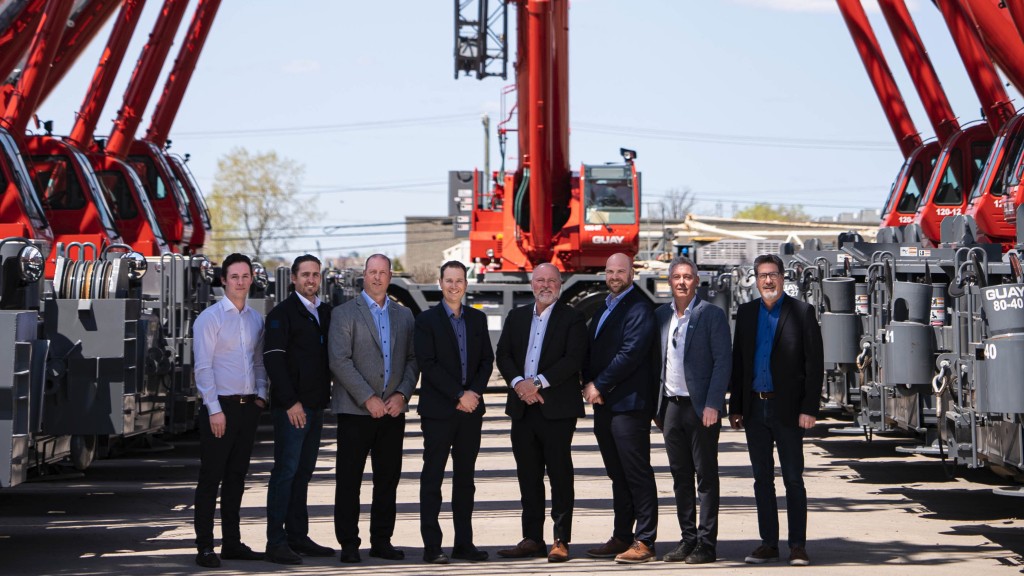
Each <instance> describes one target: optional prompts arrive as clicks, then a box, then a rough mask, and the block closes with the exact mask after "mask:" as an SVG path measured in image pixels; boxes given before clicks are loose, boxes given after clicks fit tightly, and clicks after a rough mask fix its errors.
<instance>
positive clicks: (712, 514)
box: [655, 256, 732, 564]
mask: <svg viewBox="0 0 1024 576" xmlns="http://www.w3.org/2000/svg"><path fill="white" fill-rule="evenodd" d="M668 270H669V280H668V281H669V286H670V287H671V288H672V302H671V303H669V304H665V305H663V306H661V307H660V308H658V309H657V310H656V311H655V318H656V319H657V324H658V328H659V329H660V335H661V339H660V341H659V346H658V349H659V351H660V352H661V353H662V357H663V358H664V362H663V363H662V364H661V387H660V389H659V393H658V399H659V402H658V416H657V418H655V422H657V423H658V427H660V428H661V429H662V432H663V434H664V436H665V451H666V452H667V453H668V463H669V469H670V470H671V471H672V485H673V489H674V491H675V496H676V516H677V517H678V519H679V529H680V532H681V536H682V539H681V540H680V543H679V546H678V547H677V548H676V549H675V550H673V551H671V552H669V553H668V554H665V556H663V557H662V560H664V561H666V562H682V561H685V562H686V563H687V564H706V563H709V562H714V561H715V559H716V550H715V548H716V545H717V542H718V503H719V482H718V435H719V433H720V432H721V430H722V425H721V418H722V413H721V411H722V410H723V409H724V408H725V391H726V389H727V388H728V387H729V374H730V372H731V371H732V348H731V347H730V343H729V320H728V318H726V316H725V311H723V310H722V309H721V308H719V307H717V306H715V305H713V304H711V303H710V302H707V301H705V300H701V299H700V298H699V297H698V296H697V285H698V284H700V278H699V276H698V275H697V266H695V265H694V263H693V261H692V260H690V259H689V258H687V257H685V256H678V257H676V258H675V259H674V260H672V262H671V263H670V264H669V268H668ZM694 474H696V475H697V495H698V497H699V499H700V526H699V527H698V525H697V523H696V519H697V502H696V500H695V499H694V485H693V478H694Z"/></svg>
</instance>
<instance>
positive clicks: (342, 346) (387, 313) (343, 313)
mask: <svg viewBox="0 0 1024 576" xmlns="http://www.w3.org/2000/svg"><path fill="white" fill-rule="evenodd" d="M390 284H391V259H390V258H388V257H387V256H385V255H383V254H374V255H373V256H370V257H369V258H367V259H366V264H365V266H364V269H363V291H362V294H361V295H360V296H359V297H357V298H353V299H352V300H349V301H348V302H346V303H345V304H342V305H341V306H339V307H337V308H336V309H335V310H334V316H333V318H332V320H331V338H330V340H329V342H330V350H331V354H330V363H331V371H332V372H333V373H334V399H333V401H332V408H333V410H334V413H335V414H337V416H338V458H337V464H338V465H337V483H336V485H335V493H334V530H335V533H336V536H337V538H338V542H339V543H340V544H341V556H340V560H341V561H342V562H345V563H354V562H359V561H360V560H362V558H360V556H359V544H360V539H359V488H360V486H361V485H362V482H363V469H364V468H365V467H366V457H367V456H368V455H372V457H371V459H370V462H371V466H372V468H373V503H372V504H371V506H370V556H372V557H375V558H383V559H385V560H401V559H403V558H405V553H404V552H403V551H402V550H399V549H396V548H395V547H394V546H392V544H391V536H392V535H393V534H394V532H395V516H396V513H397V497H398V480H399V478H400V477H401V475H402V445H403V442H404V440H405V412H406V410H408V403H409V397H410V396H412V392H413V390H414V389H415V388H416V378H417V376H418V373H417V370H416V358H415V356H414V355H413V350H412V332H413V317H412V312H411V311H410V310H409V309H408V308H405V307H404V306H400V305H399V304H397V303H396V302H394V301H392V300H391V299H390V298H388V286H389V285H390Z"/></svg>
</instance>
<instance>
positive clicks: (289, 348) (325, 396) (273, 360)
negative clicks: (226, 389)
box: [263, 292, 331, 410]
mask: <svg viewBox="0 0 1024 576" xmlns="http://www.w3.org/2000/svg"><path fill="white" fill-rule="evenodd" d="M317 312H318V315H319V316H320V322H319V323H317V321H316V318H314V317H313V315H312V314H310V312H309V310H307V309H306V307H305V306H304V305H303V304H302V302H301V301H300V300H299V297H298V295H296V293H295V292H292V293H291V294H290V295H289V296H288V297H287V298H285V299H284V300H283V301H282V302H281V303H280V304H278V305H277V306H274V309H273V310H271V311H270V313H269V314H267V320H266V322H265V323H264V328H263V365H264V366H265V367H266V369H267V377H268V378H269V379H270V402H271V404H272V405H273V406H274V407H276V408H284V409H286V410H287V409H288V408H291V407H292V406H293V405H295V403H296V402H302V406H303V407H305V408H311V409H314V410H321V409H323V408H327V406H328V405H329V404H330V401H331V368H330V366H329V364H328V360H327V335H328V334H329V333H330V330H331V306H330V305H329V304H327V303H325V302H321V303H320V306H319V307H318V308H317Z"/></svg>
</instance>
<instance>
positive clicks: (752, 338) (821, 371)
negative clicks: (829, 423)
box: [729, 296, 825, 426]
mask: <svg viewBox="0 0 1024 576" xmlns="http://www.w3.org/2000/svg"><path fill="white" fill-rule="evenodd" d="M779 305H781V306H782V309H781V310H780V311H779V324H778V326H777V327H776V328H775V339H774V340H773V341H772V356H771V370H772V385H773V386H774V388H775V410H776V415H777V416H778V417H779V419H780V420H781V421H782V422H783V423H784V424H787V425H792V426H796V425H797V422H798V420H799V416H800V414H807V415H810V416H814V417H817V416H818V407H819V404H820V402H821V388H822V382H823V380H824V377H825V364H824V356H823V352H822V343H821V328H820V327H819V326H818V319H817V318H816V317H815V315H814V308H813V307H812V306H811V305H810V304H807V303H806V302H801V301H799V300H796V299H794V298H791V297H789V296H783V297H782V300H781V301H780V302H779V303H777V304H776V306H779ZM760 309H761V299H760V298H759V299H757V300H754V301H752V302H747V303H745V304H742V305H741V306H740V307H739V310H737V312H736V333H735V336H734V339H733V347H732V379H731V382H730V384H729V414H741V415H743V417H744V419H746V418H749V417H750V409H751V406H752V405H753V390H754V388H753V386H754V351H755V350H756V347H757V316H758V312H759V310H760Z"/></svg>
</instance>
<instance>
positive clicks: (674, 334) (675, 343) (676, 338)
mask: <svg viewBox="0 0 1024 576" xmlns="http://www.w3.org/2000/svg"><path fill="white" fill-rule="evenodd" d="M682 327H683V325H682V324H676V329H675V330H673V331H672V347H673V348H678V347H679V329H680V328H682Z"/></svg>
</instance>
